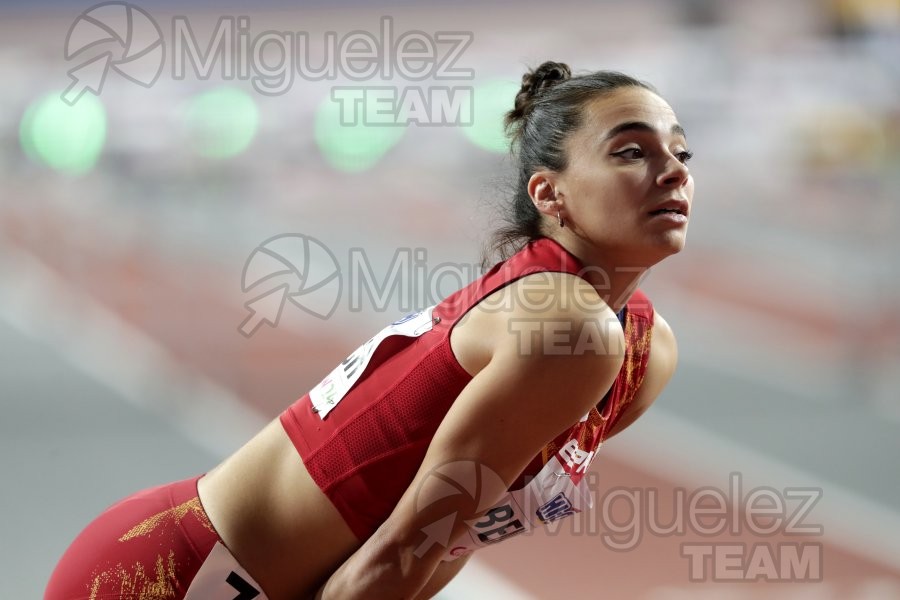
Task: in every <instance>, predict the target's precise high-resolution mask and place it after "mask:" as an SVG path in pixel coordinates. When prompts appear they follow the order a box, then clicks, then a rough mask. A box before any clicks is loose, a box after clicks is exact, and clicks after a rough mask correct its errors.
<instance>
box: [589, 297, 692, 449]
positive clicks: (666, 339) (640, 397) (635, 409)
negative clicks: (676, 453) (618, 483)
mask: <svg viewBox="0 0 900 600" xmlns="http://www.w3.org/2000/svg"><path fill="white" fill-rule="evenodd" d="M677 364H678V345H677V344H676V341H675V334H674V333H673V332H672V328H671V327H670V326H669V324H668V323H667V322H666V320H665V319H663V318H662V316H661V315H660V314H659V313H656V312H655V313H654V316H653V334H652V338H651V341H650V357H649V358H648V360H647V371H646V373H645V374H644V380H643V381H642V382H641V386H640V388H638V391H637V393H636V394H635V396H634V399H633V400H632V401H631V404H629V405H628V407H627V408H626V409H625V412H624V414H622V416H621V417H620V418H619V420H618V422H617V423H616V424H615V426H614V427H613V428H612V429H611V430H610V433H609V436H607V439H608V438H609V437H612V436H614V435H616V434H617V433H619V432H621V431H622V430H624V429H625V428H626V427H628V426H629V425H631V424H632V423H634V422H635V421H636V420H637V418H638V417H640V416H641V415H642V414H644V413H645V412H646V411H647V409H648V408H650V405H652V404H653V401H654V400H656V398H657V397H658V396H659V395H660V393H662V391H663V389H664V388H665V387H666V385H668V383H669V381H670V380H671V379H672V375H673V374H674V373H675V367H676V366H677Z"/></svg>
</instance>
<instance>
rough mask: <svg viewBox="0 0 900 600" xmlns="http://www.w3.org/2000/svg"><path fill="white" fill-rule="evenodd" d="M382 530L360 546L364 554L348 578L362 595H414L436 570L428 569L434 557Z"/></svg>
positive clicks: (412, 596)
mask: <svg viewBox="0 0 900 600" xmlns="http://www.w3.org/2000/svg"><path fill="white" fill-rule="evenodd" d="M379 533H380V532H376V534H375V535H374V536H373V538H371V539H370V540H369V541H368V542H367V543H366V544H365V545H364V546H363V548H361V549H360V550H361V551H362V552H361V554H362V555H361V556H358V557H357V558H358V559H361V560H358V561H357V562H356V564H355V565H354V568H353V572H352V573H349V574H348V577H347V578H346V580H347V581H348V582H350V583H351V584H352V585H353V586H354V587H357V589H358V590H359V591H361V592H363V595H362V596H361V597H385V598H415V597H416V595H417V594H418V593H419V591H420V590H421V589H422V588H424V587H425V585H426V584H427V583H428V579H429V578H430V576H431V572H432V571H433V570H434V569H433V567H432V568H430V569H429V564H430V562H431V561H429V560H426V557H422V556H419V555H417V553H416V552H415V546H412V545H411V544H407V543H404V542H403V541H401V540H398V539H396V538H394V537H393V536H391V539H385V537H384V536H383V535H382V536H379ZM379 538H381V539H379ZM334 597H335V598H339V597H345V596H343V595H342V594H337V595H335V596H334Z"/></svg>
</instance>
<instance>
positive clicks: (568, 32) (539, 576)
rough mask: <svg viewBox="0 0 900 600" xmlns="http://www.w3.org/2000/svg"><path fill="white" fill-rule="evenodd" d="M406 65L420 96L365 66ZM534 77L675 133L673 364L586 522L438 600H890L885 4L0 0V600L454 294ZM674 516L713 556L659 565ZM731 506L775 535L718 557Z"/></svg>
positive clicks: (898, 290) (892, 359)
mask: <svg viewBox="0 0 900 600" xmlns="http://www.w3.org/2000/svg"><path fill="white" fill-rule="evenodd" d="M285 32H287V33H288V37H287V38H285V37H283V34H284V33H285ZM354 32H356V33H355V34H354ZM353 35H356V37H352V36H353ZM404 35H406V36H407V39H408V43H409V44H410V45H409V46H408V49H409V50H410V52H415V51H427V50H428V48H429V45H431V46H432V47H434V48H435V49H436V51H437V57H438V59H439V60H438V61H436V62H440V63H441V65H438V64H432V65H429V64H427V63H425V62H421V61H420V62H418V63H416V62H414V61H413V62H409V63H407V64H406V66H407V67H409V66H410V65H412V67H410V68H407V69H406V70H405V71H404V70H403V68H402V65H401V68H398V66H397V60H398V59H397V56H396V52H392V51H391V48H392V47H393V46H392V44H393V43H394V42H396V40H398V39H400V38H401V37H402V36H404ZM279 36H281V37H279ZM286 40H287V41H286ZM366 40H375V43H376V56H377V57H378V58H377V59H376V61H375V63H373V71H374V72H373V73H363V71H364V70H365V68H366V65H368V64H369V63H367V62H366V61H365V60H361V59H359V58H358V57H359V56H360V54H354V53H364V52H365V49H364V48H365V45H366V43H367V42H366ZM342 44H344V45H343V46H342ZM361 48H362V50H360V49H361ZM285 49H287V50H288V52H287V53H285ZM286 55H287V58H285V56H286ZM354 57H356V58H354ZM548 59H552V60H560V61H564V62H567V63H568V64H570V65H571V66H572V67H573V68H574V69H575V70H576V71H580V70H595V69H616V70H621V71H624V72H627V73H629V74H632V75H634V76H637V77H638V78H641V79H644V80H647V81H650V82H652V83H653V84H654V85H655V86H656V87H657V88H658V89H659V90H660V92H661V93H662V95H663V96H664V97H665V98H666V99H667V100H668V101H669V102H670V104H671V105H672V106H673V107H674V108H675V110H676V112H677V114H678V115H679V120H680V122H681V123H682V124H683V125H684V127H685V129H686V130H687V132H688V140H689V143H690V146H691V148H692V149H693V150H694V151H695V153H696V156H695V158H694V160H693V161H692V163H691V165H692V171H693V173H694V177H695V179H696V182H697V191H696V196H695V203H694V209H693V212H692V219H691V220H692V223H691V227H690V235H689V242H688V247H687V249H686V250H685V251H684V252H683V253H682V254H680V255H678V256H676V257H673V258H671V259H669V260H667V261H666V262H665V263H663V264H660V265H659V266H657V267H656V268H655V269H654V270H653V272H652V273H651V275H650V276H649V278H648V279H647V280H646V281H645V283H644V284H643V288H644V289H645V291H647V292H648V294H649V295H650V297H651V298H652V299H653V300H654V303H655V305H656V307H657V309H658V310H659V312H660V313H661V314H663V315H664V316H665V317H666V319H667V320H668V321H669V323H670V324H671V325H672V327H673V329H674V330H675V332H676V334H677V336H678V339H679V349H680V365H679V370H678V372H677V374H676V376H675V378H674V380H673V382H672V384H671V385H670V386H669V388H668V389H667V390H666V391H665V393H664V394H663V395H662V397H661V398H660V399H659V400H658V401H657V402H656V404H655V406H654V407H653V409H652V410H651V411H650V412H649V413H648V414H647V415H646V416H644V417H643V418H642V419H641V420H640V421H639V422H638V423H637V424H635V425H634V426H633V427H632V428H631V429H630V430H629V431H628V432H627V433H626V434H625V435H623V436H620V437H619V438H616V439H614V440H612V441H610V442H609V443H608V444H607V445H605V446H604V448H603V451H602V452H601V454H600V457H599V459H598V460H596V461H595V462H594V466H593V467H592V470H593V471H594V479H593V482H594V483H593V486H594V489H595V493H596V495H597V498H598V500H597V502H596V503H595V506H594V509H593V510H592V511H588V514H587V515H585V518H584V519H580V520H579V519H568V521H572V523H568V524H566V523H561V524H559V526H558V527H556V528H551V529H550V530H549V531H546V532H542V533H539V534H535V535H529V536H523V537H520V538H518V539H514V540H511V541H509V542H507V543H504V544H502V545H501V546H498V547H496V548H489V549H486V550H484V551H482V552H480V553H479V554H478V555H476V558H475V559H474V560H473V561H472V564H471V566H470V567H467V569H466V570H465V571H464V572H463V574H462V575H461V576H460V577H459V578H458V579H457V580H456V581H454V583H453V584H451V586H450V587H448V588H447V590H446V591H445V592H443V594H442V597H443V598H445V599H453V598H481V597H484V598H555V597H561V596H571V595H576V594H577V595H580V596H581V597H587V598H599V597H606V598H641V599H652V600H670V599H681V598H734V599H745V598H746V599H755V598H803V599H837V598H862V599H871V600H875V599H882V598H900V541H898V540H900V469H898V466H897V465H898V459H900V435H898V434H900V368H898V367H900V311H898V305H900V284H898V281H900V277H898V275H900V266H898V261H897V257H898V255H900V236H898V235H897V230H898V227H900V207H898V198H900V102H898V99H900V60H898V59H900V1H898V0H831V1H829V0H796V1H793V2H780V1H775V0H759V1H756V2H752V3H751V2H727V1H725V0H721V1H716V0H677V1H672V0H637V1H634V2H628V3H625V2H612V1H601V2H570V1H568V0H563V1H559V2H554V3H552V4H547V3H529V2H523V3H517V4H510V3H502V2H499V1H489V2H479V3H476V2H472V1H468V0H463V1H460V0H457V1H452V2H447V1H444V2H440V3H437V2H423V3H413V2H403V1H400V2H395V3H393V4H387V3H376V2H364V1H361V0H360V1H356V2H336V3H329V2H323V1H314V2H305V3H302V4H300V5H297V4H295V3H289V2H286V1H285V2H278V1H274V0H267V1H262V2H256V3H244V4H242V3H237V2H233V1H228V2H224V3H223V2H217V3H213V2H205V1H201V0H193V1H188V2H182V3H177V4H176V3H174V2H172V3H166V2H162V1H156V0H142V1H141V2H139V3H137V4H125V3H119V2H112V3H107V4H106V5H105V6H101V7H99V8H93V9H92V7H91V4H90V2H86V3H84V4H80V3H75V2H72V3H68V2H43V1H41V0H35V1H33V2H30V3H28V4H18V3H13V2H7V1H3V2H0V74H2V82H3V84H2V92H0V181H2V187H0V356H2V360H0V399H2V400H0V401H2V404H0V406H2V417H0V454H2V458H0V469H2V471H0V475H2V481H3V485H2V494H0V515H2V517H0V565H2V567H0V572H2V573H3V581H4V586H5V587H4V592H3V596H4V597H10V598H38V597H40V594H41V593H42V590H43V587H44V585H45V583H46V580H47V578H48V576H49V573H50V571H51V570H52V568H53V566H54V565H55V563H56V561H57V560H58V558H59V556H60V555H61V553H62V552H63V550H64V549H65V548H66V546H67V545H68V544H69V542H70V541H71V540H72V539H73V538H74V536H75V535H76V534H77V533H78V532H79V531H80V530H81V528H82V527H83V526H84V525H86V524H87V523H88V521H89V520H90V519H92V518H93V517H94V516H96V515H97V514H98V513H99V512H100V511H101V510H102V509H104V508H105V507H106V506H108V505H109V504H111V503H112V502H114V501H115V500H117V499H118V498H120V497H122V496H124V495H126V494H129V493H131V492H133V491H135V490H137V489H140V488H144V487H149V486H151V485H156V484H159V483H163V482H166V481H169V480H173V479H177V478H184V477H188V476H191V475H194V474H196V473H200V472H203V471H205V470H207V469H209V468H211V467H212V466H214V465H215V464H216V463H217V462H218V461H219V460H221V459H222V458H223V457H225V456H227V455H228V454H229V453H231V452H232V451H234V450H235V449H236V448H238V447H239V446H240V445H241V444H242V443H244V442H245V441H246V440H247V439H249V437H250V436H252V435H253V433H254V432H255V431H256V430H257V429H258V428H259V427H261V426H262V424H264V423H265V422H266V421H268V420H269V419H272V418H274V417H275V416H276V415H277V414H278V413H279V412H280V411H281V410H283V409H284V408H285V407H286V406H288V405H289V404H290V403H291V402H292V401H293V400H295V399H296V398H298V397H299V396H301V395H302V394H304V393H305V392H306V391H307V390H308V389H309V388H311V387H312V386H313V385H315V384H316V383H317V382H318V381H319V380H320V379H321V378H322V377H323V376H324V375H325V374H326V373H327V372H328V371H329V370H330V369H331V368H332V367H333V366H334V365H335V364H336V363H337V362H338V361H340V360H341V359H343V358H344V357H345V356H346V355H347V354H348V353H349V352H350V351H351V350H353V349H354V348H356V346H357V345H359V344H360V343H361V342H362V341H364V340H365V339H367V338H368V337H370V336H371V335H372V334H373V333H375V332H376V331H378V330H379V329H380V328H381V327H383V326H384V325H385V324H387V323H388V322H390V321H393V320H394V319H396V318H397V317H399V316H401V315H403V314H405V313H407V312H410V311H411V310H414V309H415V308H420V307H423V306H426V305H428V304H431V303H433V302H435V301H437V300H439V299H440V297H442V296H444V295H446V294H448V293H450V292H452V291H454V290H455V289H456V288H458V287H460V286H461V285H463V284H465V283H467V282H468V281H471V280H472V279H474V278H475V277H477V275H478V274H479V271H478V265H479V262H480V256H481V249H482V245H483V243H484V241H485V240H486V239H487V237H488V236H489V234H490V232H491V231H492V229H493V228H494V227H495V226H497V225H498V224H499V221H498V217H499V215H500V214H502V208H503V206H504V203H505V202H506V201H507V199H508V198H509V197H510V183H511V176H510V175H511V172H512V171H511V161H510V159H509V156H508V154H507V151H506V148H505V146H504V141H503V138H502V131H501V127H500V115H501V114H502V112H503V111H505V110H507V109H508V107H511V106H512V100H513V97H514V94H515V91H516V90H517V89H518V81H519V79H520V77H521V74H522V73H523V72H524V71H525V70H526V69H527V68H529V67H534V66H537V65H538V64H540V63H541V62H543V61H544V60H548ZM354 60H355V61H356V62H354ZM379 61H380V62H379ZM329 65H330V67H329ZM439 67H443V68H439ZM361 73H362V74H361ZM347 107H355V108H356V109H358V110H357V111H354V110H352V109H351V108H347ZM341 108H346V109H347V110H345V111H344V113H343V114H342V113H341V110H340V109H341ZM735 483H737V484H738V485H737V486H735ZM701 489H714V490H720V491H721V493H722V494H723V495H724V496H726V497H727V498H728V499H729V502H728V507H727V514H728V515H729V519H730V521H729V522H733V523H735V524H736V525H735V526H734V527H729V528H728V530H727V531H724V532H719V533H717V534H715V535H704V534H703V531H702V528H701V527H699V526H694V527H687V531H681V532H676V533H670V534H664V533H660V530H661V527H659V526H654V524H656V525H659V524H665V523H675V522H681V523H685V522H688V523H690V519H691V518H694V517H696V515H695V514H693V513H691V514H688V513H689V512H690V511H689V508H688V505H687V504H684V505H683V506H682V505H681V504H679V503H678V500H677V499H678V497H679V495H687V496H688V497H690V496H691V495H692V494H695V493H696V492H697V491H698V490H701ZM755 489H768V490H770V491H771V492H772V493H773V494H776V495H777V497H778V498H781V499H782V500H783V502H784V507H783V508H784V511H785V512H784V514H785V516H786V517H791V516H795V517H798V518H800V517H802V519H801V521H800V524H802V525H804V526H806V527H807V529H805V530H804V533H797V532H795V531H792V530H790V528H788V527H787V526H786V525H784V526H781V527H777V526H775V527H772V528H771V531H769V532H765V531H762V530H761V528H760V527H756V528H755V529H754V528H753V527H751V526H749V525H748V524H747V523H748V521H747V520H746V519H745V518H744V517H745V516H746V513H747V511H748V508H753V506H751V504H752V503H753V501H752V498H751V492H752V491H753V490H755ZM617 490H618V491H619V492H621V491H622V490H626V491H628V492H629V493H631V494H633V495H631V496H629V497H630V498H632V502H630V503H629V502H623V501H622V498H623V497H624V496H623V495H622V494H619V495H616V494H617V493H618V492H617ZM679 490H680V491H679ZM804 490H807V491H808V492H809V493H808V494H807V497H815V498H816V502H815V504H814V505H812V506H807V507H805V508H804V509H803V510H801V508H802V507H801V504H802V502H801V501H800V499H799V498H800V496H802V494H803V493H805V492H804ZM798 494H799V495H798ZM754 506H755V505H754ZM694 508H696V506H695V507H694ZM679 520H680V521H679ZM732 520H733V521H732ZM785 521H787V519H785ZM591 524H593V525H591ZM597 524H600V525H603V526H597V527H595V525H597ZM616 527H618V528H619V529H618V531H619V532H620V533H619V537H618V538H617V539H619V540H620V541H621V538H622V536H623V535H625V537H628V534H634V535H632V536H631V538H630V539H631V541H632V542H634V543H629V544H627V546H628V547H627V548H623V547H622V545H621V544H620V545H619V547H618V549H616V548H613V546H615V544H612V543H610V537H609V530H610V529H611V528H613V529H614V528H616ZM819 528H821V531H819ZM623 531H624V532H625V533H624V534H623V533H622V532H623ZM692 548H693V550H692ZM697 548H700V550H697ZM792 548H793V549H794V551H795V554H796V549H797V548H800V549H801V550H802V554H801V555H799V556H800V558H802V560H801V561H799V562H796V561H795V562H792V561H791V558H790V550H791V549H792ZM704 553H705V554H704ZM698 556H699V557H700V558H699V559H698V558H697V557H698ZM786 556H787V558H785V557H786ZM795 558H796V556H795Z"/></svg>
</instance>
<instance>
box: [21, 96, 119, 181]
mask: <svg viewBox="0 0 900 600" xmlns="http://www.w3.org/2000/svg"><path fill="white" fill-rule="evenodd" d="M19 141H20V143H21V145H22V150H23V151H24V152H25V154H27V155H28V156H29V157H30V158H31V159H33V160H35V161H36V162H43V163H45V164H46V165H48V166H50V167H52V168H53V169H56V170H58V171H62V172H64V173H69V174H73V175H78V174H81V173H85V172H87V171H89V170H91V169H92V168H93V167H94V165H95V164H96V163H97V159H98V158H99V157H100V153H101V152H102V151H103V144H104V142H105V141H106V110H105V109H104V108H103V104H102V103H101V102H100V100H98V99H97V97H96V96H93V95H91V94H85V95H84V96H82V97H81V98H80V99H79V100H78V102H76V103H75V104H74V105H73V106H69V105H68V104H66V103H65V102H63V101H62V100H61V99H60V96H59V94H58V93H51V94H47V95H46V96H44V97H42V98H40V99H38V100H36V101H35V102H33V103H32V104H31V105H30V106H29V107H28V109H27V110H26V111H25V114H24V115H23V116H22V121H21V123H20V124H19Z"/></svg>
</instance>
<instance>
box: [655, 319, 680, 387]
mask: <svg viewBox="0 0 900 600" xmlns="http://www.w3.org/2000/svg"><path fill="white" fill-rule="evenodd" d="M654 354H656V355H657V357H656V361H655V362H656V363H661V362H662V363H665V364H662V365H658V367H657V368H661V367H666V368H670V369H671V370H672V371H674V370H675V365H676V363H677V362H678V343H677V342H676V340H675V332H673V331H672V327H671V326H670V325H669V322H668V321H666V320H665V319H664V318H663V317H662V315H661V314H659V312H658V311H656V310H654V311H653V337H652V338H651V342H650V359H651V360H653V355H654ZM663 359H664V360H663ZM670 376H671V373H670Z"/></svg>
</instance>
